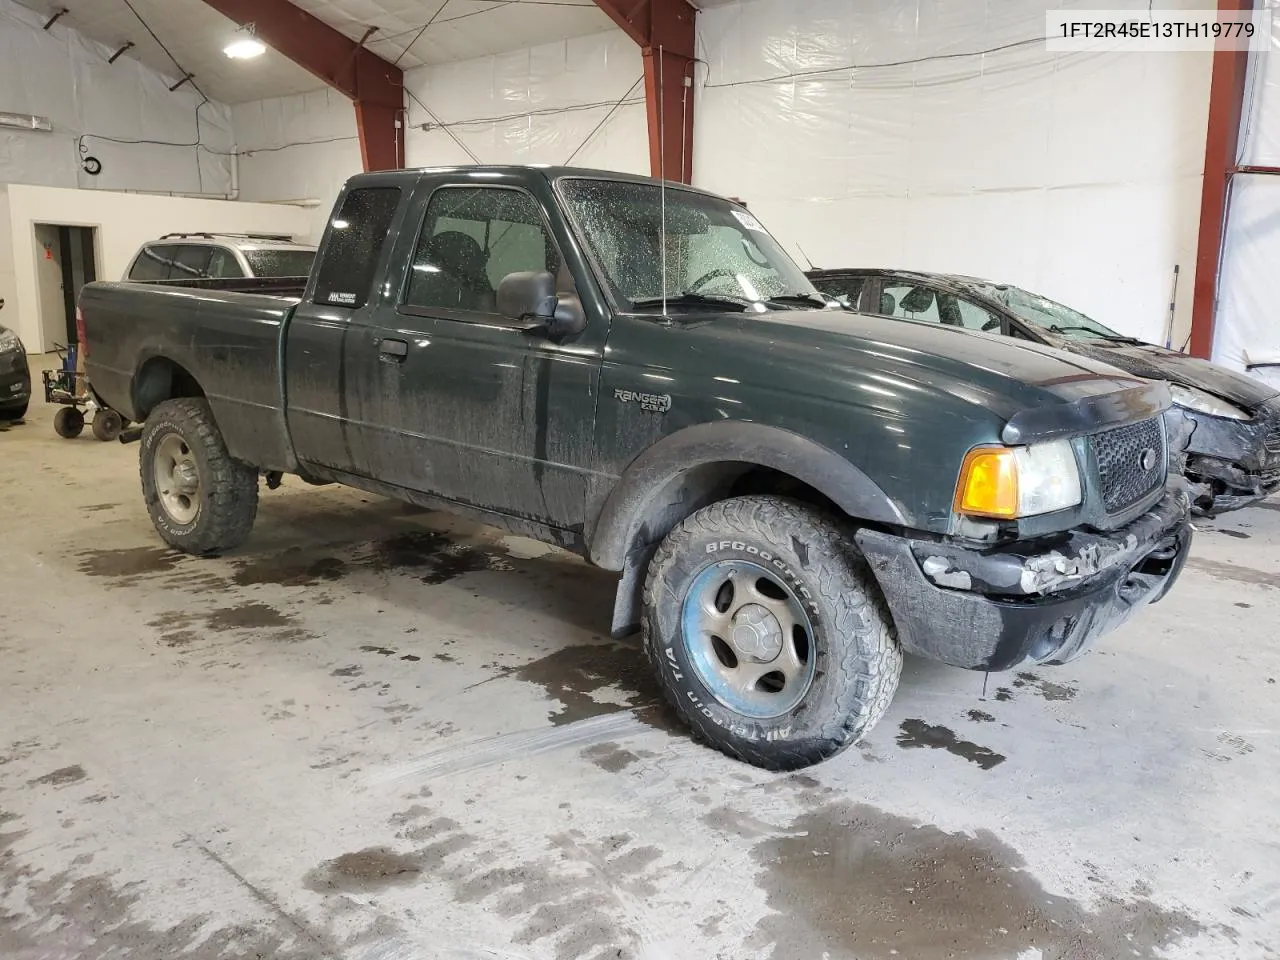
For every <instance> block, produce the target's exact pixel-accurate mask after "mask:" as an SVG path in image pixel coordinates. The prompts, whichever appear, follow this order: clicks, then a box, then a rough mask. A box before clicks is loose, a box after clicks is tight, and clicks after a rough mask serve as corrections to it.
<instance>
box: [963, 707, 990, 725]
mask: <svg viewBox="0 0 1280 960" xmlns="http://www.w3.org/2000/svg"><path fill="white" fill-rule="evenodd" d="M965 716H966V717H968V718H969V719H970V720H972V721H973V722H974V723H995V722H996V718H995V717H993V716H992V715H991V714H989V713H987V711H985V710H970V711H969V712H968V713H966V714H965Z"/></svg>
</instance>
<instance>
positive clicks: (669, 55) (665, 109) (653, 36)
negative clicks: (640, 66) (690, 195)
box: [596, 0, 697, 183]
mask: <svg viewBox="0 0 1280 960" xmlns="http://www.w3.org/2000/svg"><path fill="white" fill-rule="evenodd" d="M596 5H597V6H599V7H600V9H601V10H603V11H604V12H605V13H607V14H608V15H609V17H610V18H611V19H612V20H613V22H614V23H616V24H617V25H618V26H619V27H620V28H621V29H622V30H623V31H624V32H625V33H626V34H627V35H628V36H629V37H631V39H632V40H634V41H635V42H636V43H638V44H639V45H640V48H641V54H642V55H643V57H644V99H645V107H646V109H647V111H648V117H649V169H650V171H651V172H652V174H653V175H654V176H655V177H662V178H664V179H667V180H677V181H679V182H680V183H692V182H693V67H694V63H695V61H696V56H695V54H694V17H695V16H696V14H697V11H696V10H695V9H694V8H693V7H692V6H690V4H689V3H688V0H596Z"/></svg>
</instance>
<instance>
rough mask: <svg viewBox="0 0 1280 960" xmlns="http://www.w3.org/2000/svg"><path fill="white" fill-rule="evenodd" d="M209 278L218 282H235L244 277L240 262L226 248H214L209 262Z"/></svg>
mask: <svg viewBox="0 0 1280 960" xmlns="http://www.w3.org/2000/svg"><path fill="white" fill-rule="evenodd" d="M209 276H211V277H214V278H216V279H219V280H235V279H239V278H240V277H243V276H244V270H242V269H241V268H240V261H238V260H237V259H236V255H235V254H234V253H232V252H231V251H230V250H228V249H227V248H226V247H214V248H213V256H212V258H210V260H209Z"/></svg>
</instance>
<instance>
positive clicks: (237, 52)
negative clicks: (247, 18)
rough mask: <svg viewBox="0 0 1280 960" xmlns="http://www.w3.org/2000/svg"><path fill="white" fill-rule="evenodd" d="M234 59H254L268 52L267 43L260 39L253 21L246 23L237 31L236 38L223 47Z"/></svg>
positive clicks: (223, 50)
mask: <svg viewBox="0 0 1280 960" xmlns="http://www.w3.org/2000/svg"><path fill="white" fill-rule="evenodd" d="M222 52H223V53H225V54H226V55H227V56H228V57H230V58H231V59H232V60H252V59H253V58H254V57H260V56H262V55H263V54H264V53H266V52H267V45H266V44H265V43H263V42H262V41H261V40H259V39H258V37H257V35H256V31H255V30H254V27H253V24H252V23H246V24H245V25H244V26H243V27H241V28H240V29H239V30H237V31H236V34H235V38H234V39H232V41H231V42H230V43H228V44H227V45H226V46H225V47H223V48H222Z"/></svg>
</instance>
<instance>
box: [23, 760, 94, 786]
mask: <svg viewBox="0 0 1280 960" xmlns="http://www.w3.org/2000/svg"><path fill="white" fill-rule="evenodd" d="M87 776H88V774H86V773H85V772H84V767H82V766H80V764H78V763H77V764H75V765H74V766H70V767H59V768H58V769H57V770H54V771H53V772H52V773H46V774H45V775H44V776H43V777H36V778H35V779H34V780H28V781H27V785H28V786H32V787H36V786H44V787H65V786H66V785H67V784H69V783H79V782H80V781H81V780H84V779H85V778H86V777H87Z"/></svg>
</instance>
